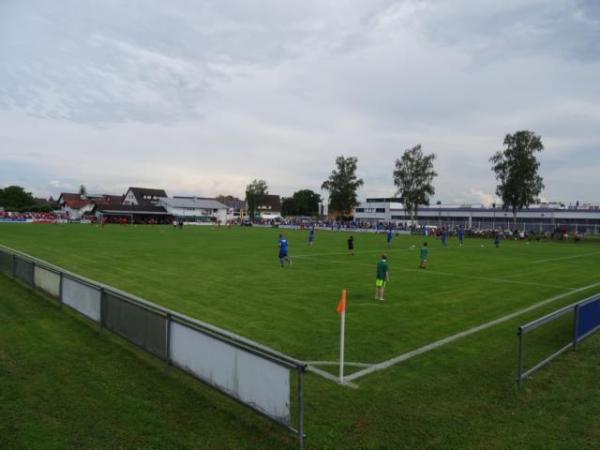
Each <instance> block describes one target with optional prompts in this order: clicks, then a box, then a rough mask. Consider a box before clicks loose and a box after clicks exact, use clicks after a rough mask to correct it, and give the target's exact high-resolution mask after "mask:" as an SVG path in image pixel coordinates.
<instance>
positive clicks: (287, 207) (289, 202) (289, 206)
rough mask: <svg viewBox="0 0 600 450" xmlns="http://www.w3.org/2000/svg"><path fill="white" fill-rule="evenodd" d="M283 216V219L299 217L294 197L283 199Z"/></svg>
mask: <svg viewBox="0 0 600 450" xmlns="http://www.w3.org/2000/svg"><path fill="white" fill-rule="evenodd" d="M281 215H282V216H283V217H290V216H297V215H298V208H297V206H296V200H294V197H283V198H282V199H281Z"/></svg>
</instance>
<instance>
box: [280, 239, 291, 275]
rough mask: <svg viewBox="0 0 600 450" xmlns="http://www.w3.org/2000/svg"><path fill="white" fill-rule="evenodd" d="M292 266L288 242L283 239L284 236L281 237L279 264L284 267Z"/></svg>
mask: <svg viewBox="0 0 600 450" xmlns="http://www.w3.org/2000/svg"><path fill="white" fill-rule="evenodd" d="M286 262H287V263H288V264H291V263H292V260H291V259H290V257H289V256H288V241H287V239H286V238H284V237H283V234H280V235H279V263H280V264H281V267H283V264H284V263H286Z"/></svg>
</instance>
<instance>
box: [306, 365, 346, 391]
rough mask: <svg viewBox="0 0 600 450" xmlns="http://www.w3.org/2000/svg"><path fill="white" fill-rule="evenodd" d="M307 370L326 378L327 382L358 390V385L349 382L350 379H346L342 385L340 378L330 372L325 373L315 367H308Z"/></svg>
mask: <svg viewBox="0 0 600 450" xmlns="http://www.w3.org/2000/svg"><path fill="white" fill-rule="evenodd" d="M306 370H308V371H309V372H313V373H316V374H317V375H321V376H322V377H323V378H326V379H327V380H331V381H333V382H334V383H337V384H341V385H342V386H348V387H351V388H354V389H356V388H358V385H356V384H354V383H351V382H350V381H348V377H344V383H340V378H339V377H337V376H335V375H332V374H330V373H329V372H325V371H324V370H321V369H318V368H316V367H315V366H307V367H306Z"/></svg>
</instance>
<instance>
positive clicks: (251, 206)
mask: <svg viewBox="0 0 600 450" xmlns="http://www.w3.org/2000/svg"><path fill="white" fill-rule="evenodd" d="M268 189H269V188H268V186H267V182H266V181H265V180H253V181H252V183H250V184H249V185H248V186H246V203H247V205H248V214H249V215H250V219H251V220H254V218H255V217H256V210H257V208H258V207H259V206H260V204H261V203H263V202H264V201H265V199H266V197H267V195H268V194H269V192H268Z"/></svg>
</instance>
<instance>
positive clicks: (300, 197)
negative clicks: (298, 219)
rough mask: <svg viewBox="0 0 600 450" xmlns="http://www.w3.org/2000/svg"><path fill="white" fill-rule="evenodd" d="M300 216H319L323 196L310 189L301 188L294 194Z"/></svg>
mask: <svg viewBox="0 0 600 450" xmlns="http://www.w3.org/2000/svg"><path fill="white" fill-rule="evenodd" d="M292 198H293V199H294V202H295V203H296V210H297V214H298V215H299V216H311V217H312V216H318V215H319V203H321V196H320V195H319V194H317V193H316V192H314V191H311V190H310V189H301V190H299V191H296V192H294V195H293V196H292Z"/></svg>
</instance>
